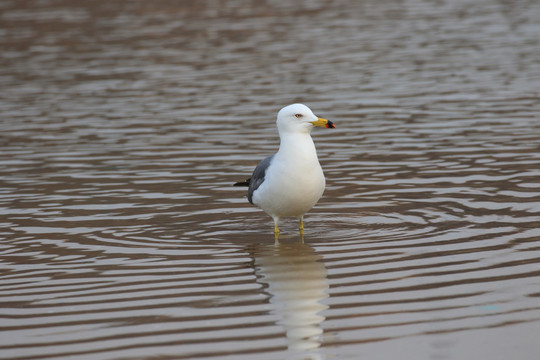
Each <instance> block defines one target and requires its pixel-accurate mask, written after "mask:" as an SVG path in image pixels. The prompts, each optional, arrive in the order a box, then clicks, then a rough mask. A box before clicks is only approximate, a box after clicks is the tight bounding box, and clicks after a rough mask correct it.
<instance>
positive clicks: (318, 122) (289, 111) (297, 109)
mask: <svg viewBox="0 0 540 360" xmlns="http://www.w3.org/2000/svg"><path fill="white" fill-rule="evenodd" d="M276 123H277V127H278V130H279V132H280V133H282V132H287V133H292V132H295V133H308V134H309V132H310V131H311V129H313V127H314V126H320V127H326V128H335V126H334V124H333V123H332V122H331V121H328V120H326V119H323V118H320V117H318V116H316V115H315V114H313V111H311V109H310V108H308V107H307V106H306V105H304V104H292V105H288V106H285V107H284V108H283V109H281V110H280V111H279V113H278V116H277V121H276Z"/></svg>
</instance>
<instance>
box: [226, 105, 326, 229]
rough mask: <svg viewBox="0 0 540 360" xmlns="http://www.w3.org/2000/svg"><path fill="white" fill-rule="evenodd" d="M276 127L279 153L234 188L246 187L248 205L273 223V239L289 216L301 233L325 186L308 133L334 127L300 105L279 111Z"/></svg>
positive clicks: (267, 159)
mask: <svg viewBox="0 0 540 360" xmlns="http://www.w3.org/2000/svg"><path fill="white" fill-rule="evenodd" d="M276 124H277V128H278V131H279V137H280V139H281V143H280V146H279V150H278V152H277V153H275V154H274V155H272V156H270V157H268V158H266V159H264V160H263V161H261V162H260V163H259V165H258V166H257V167H256V168H255V170H254V171H253V175H252V177H251V178H250V179H248V180H247V181H246V182H242V183H237V184H235V185H248V186H249V190H248V199H249V201H250V202H251V203H252V204H254V205H256V206H258V207H259V208H261V209H262V210H264V211H265V212H266V213H267V214H268V215H270V216H271V217H272V218H273V219H274V225H275V226H274V232H275V233H276V235H277V234H279V228H278V222H279V219H280V218H282V217H288V216H293V217H296V218H298V219H299V220H300V225H299V229H300V231H301V232H302V231H303V216H304V214H305V213H306V212H308V211H309V210H310V209H311V208H312V207H313V206H314V205H315V204H316V203H317V202H318V201H319V199H320V198H321V196H322V194H323V192H324V188H325V183H326V182H325V179H324V174H323V171H322V168H321V165H320V164H319V159H318V157H317V151H316V149H315V144H314V143H313V140H312V139H311V135H310V133H311V130H312V129H313V127H314V126H320V127H327V128H334V127H335V126H334V124H333V123H332V122H331V121H328V120H326V119H323V118H319V117H317V116H315V115H314V114H313V112H312V111H311V110H310V109H309V108H308V107H307V106H305V105H302V104H292V105H289V106H286V107H284V108H283V109H281V110H280V111H279V113H278V116H277V121H276Z"/></svg>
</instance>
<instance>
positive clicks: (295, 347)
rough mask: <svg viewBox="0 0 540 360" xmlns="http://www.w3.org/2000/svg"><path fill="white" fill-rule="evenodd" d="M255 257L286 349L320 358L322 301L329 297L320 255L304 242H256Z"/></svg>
mask: <svg viewBox="0 0 540 360" xmlns="http://www.w3.org/2000/svg"><path fill="white" fill-rule="evenodd" d="M254 257H255V269H256V270H255V271H256V274H257V278H258V280H257V281H258V282H259V283H261V284H263V286H264V287H265V289H266V290H265V291H266V292H267V293H268V294H269V295H270V303H271V304H272V305H273V313H275V314H276V315H277V316H278V317H279V320H278V321H277V324H278V325H281V326H283V328H284V330H285V331H286V334H287V343H288V348H289V350H290V351H293V352H295V353H297V354H298V355H302V356H303V357H302V359H321V358H322V354H321V353H320V350H319V347H320V345H321V341H322V334H323V330H322V327H321V323H322V322H323V320H324V319H325V317H324V316H323V315H321V312H322V311H323V310H325V309H327V308H328V306H327V305H324V304H323V303H322V300H324V299H326V298H327V297H328V294H327V291H328V281H327V278H326V276H327V271H326V268H325V267H324V264H323V262H322V261H321V260H322V257H321V256H320V255H318V254H317V253H316V252H315V250H314V249H313V248H312V247H310V246H309V245H307V244H305V243H303V242H297V243H280V242H276V243H275V244H272V245H265V244H259V246H258V248H257V249H255V252H254ZM306 356H307V357H306Z"/></svg>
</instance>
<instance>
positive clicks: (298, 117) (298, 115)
mask: <svg viewBox="0 0 540 360" xmlns="http://www.w3.org/2000/svg"><path fill="white" fill-rule="evenodd" d="M294 117H295V118H297V119H300V118H301V117H302V114H294Z"/></svg>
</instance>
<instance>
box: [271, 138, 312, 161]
mask: <svg viewBox="0 0 540 360" xmlns="http://www.w3.org/2000/svg"><path fill="white" fill-rule="evenodd" d="M280 138H281V143H280V145H279V151H278V153H277V154H278V156H285V157H287V158H295V159H303V160H304V161H306V162H309V160H311V161H315V162H317V163H318V162H319V159H318V158H317V150H316V149H315V144H314V143H313V140H312V139H311V135H310V134H309V133H308V132H305V133H287V134H280Z"/></svg>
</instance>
